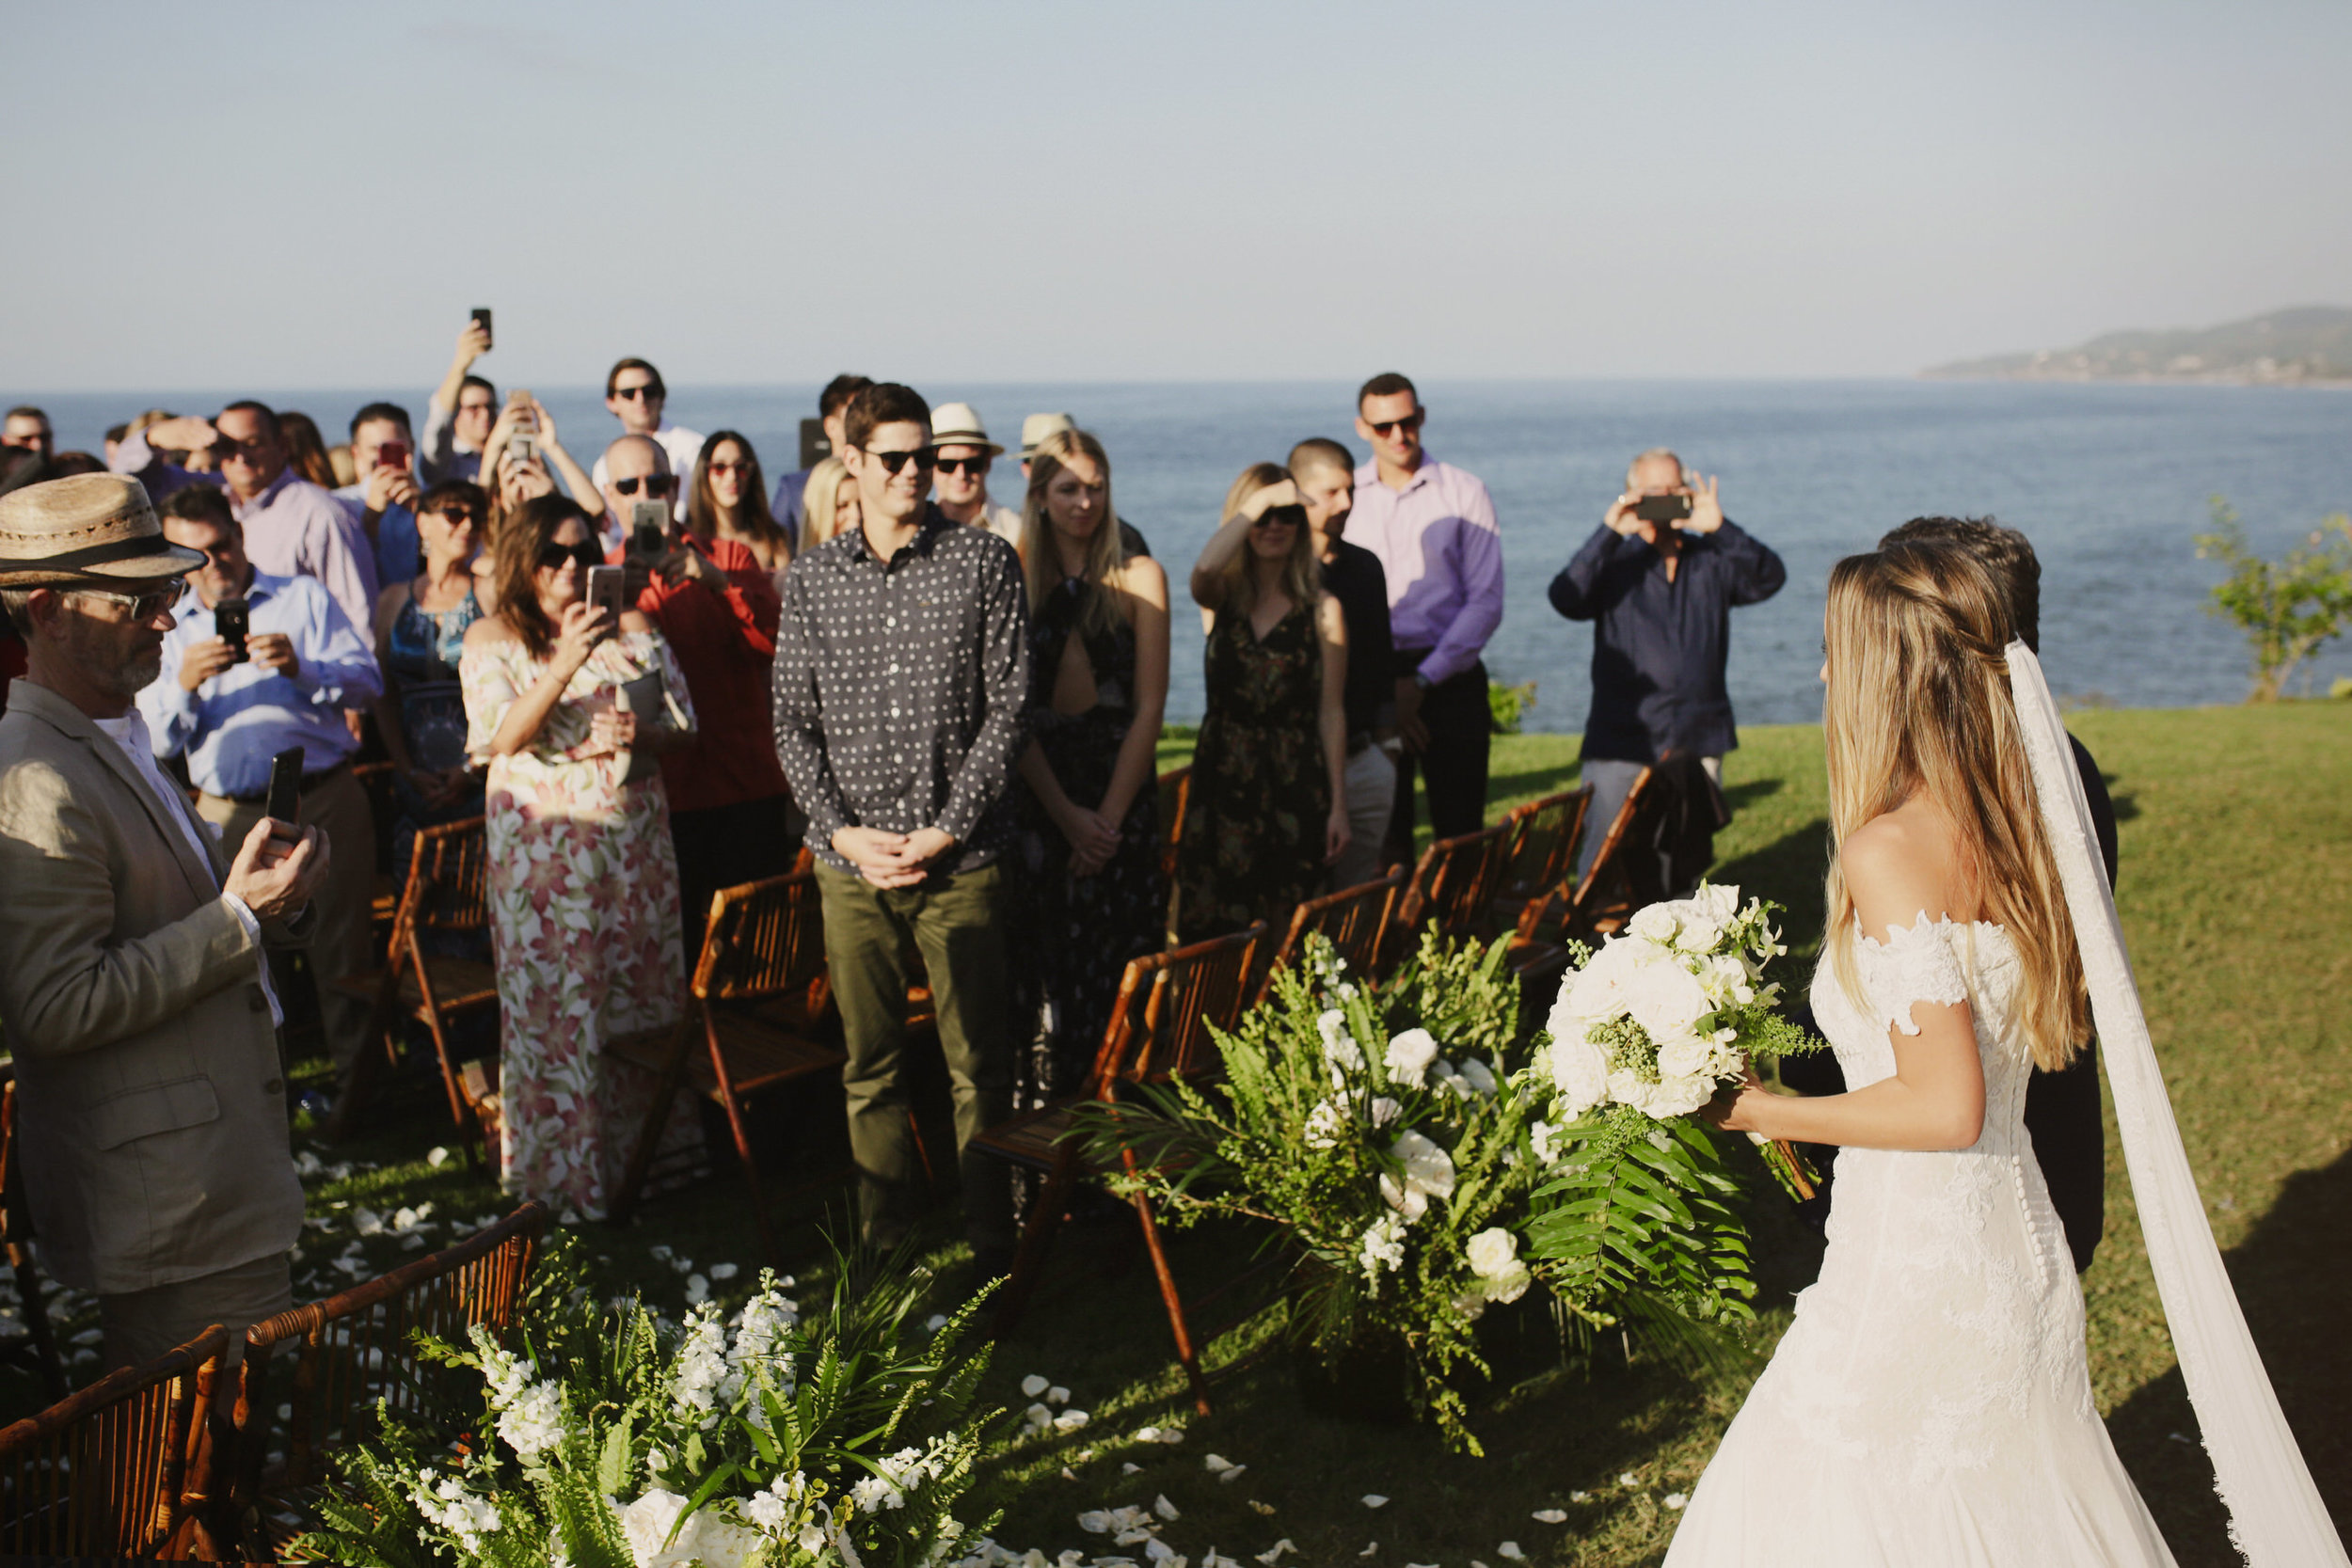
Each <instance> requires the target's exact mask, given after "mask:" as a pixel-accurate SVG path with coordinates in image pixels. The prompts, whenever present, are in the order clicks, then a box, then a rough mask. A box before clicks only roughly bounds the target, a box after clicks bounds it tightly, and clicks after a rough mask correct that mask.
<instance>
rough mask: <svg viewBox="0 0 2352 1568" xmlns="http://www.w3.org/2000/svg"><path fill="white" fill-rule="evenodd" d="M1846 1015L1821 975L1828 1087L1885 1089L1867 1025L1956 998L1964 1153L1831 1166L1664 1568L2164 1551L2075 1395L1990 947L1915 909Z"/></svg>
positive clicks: (2008, 994) (1978, 930)
mask: <svg viewBox="0 0 2352 1568" xmlns="http://www.w3.org/2000/svg"><path fill="white" fill-rule="evenodd" d="M1855 957H1856V960H1857V968H1858V970H1859V973H1860V976H1861V979H1862V982H1863V989H1864V991H1865V993H1866V995H1867V999H1868V1008H1867V1012H1866V1011H1863V1010H1860V1009H1857V1008H1856V1006H1854V1004H1853V1002H1852V1001H1851V999H1850V998H1849V997H1848V996H1847V995H1846V992H1845V989H1844V987H1842V986H1841V985H1840V984H1839V983H1838V981H1837V977H1836V974H1835V972H1834V971H1833V970H1832V968H1831V966H1830V965H1829V964H1828V963H1827V962H1826V961H1824V962H1823V964H1822V965H1821V968H1820V973H1819V974H1816V976H1815V978H1814V984H1813V1006H1814V1012H1815V1016H1816V1018H1817V1019H1818V1020H1819V1021H1820V1026H1821V1032H1822V1034H1823V1035H1824V1036H1826V1037H1827V1038H1828V1040H1829V1042H1830V1045H1831V1046H1832V1047H1833V1048H1834V1049H1835V1050H1836V1053H1837V1061H1838V1065H1839V1066H1840V1067H1842V1068H1843V1069H1845V1074H1846V1082H1847V1084H1848V1085H1850V1086H1851V1087H1853V1088H1857V1089H1858V1088H1861V1087H1863V1086H1864V1085H1869V1084H1874V1083H1877V1082H1879V1081H1880V1080H1881V1079H1884V1078H1890V1077H1892V1076H1893V1075H1894V1072H1895V1051H1894V1047H1893V1045H1892V1044H1891V1043H1890V1042H1889V1040H1888V1037H1887V1030H1888V1027H1889V1026H1890V1024H1891V1025H1893V1026H1894V1027H1897V1028H1899V1029H1901V1030H1903V1031H1904V1032H1905V1033H1916V1032H1917V1030H1916V1027H1915V1025H1914V1023H1913V1022H1912V1019H1911V1007H1912V1004H1913V1003H1915V1002H1935V1003H1954V1002H1961V1001H1965V1002H1966V1003H1967V1004H1968V1006H1969V1010H1970V1011H1971V1012H1972V1013H1973V1014H1974V1016H1975V1020H1976V1034H1977V1053H1978V1055H1979V1058H1980V1059H1981V1061H1982V1062H1983V1066H1984V1085H1985V1109H1984V1132H1983V1135H1982V1136H1981V1137H1980V1138H1979V1140H1978V1141H1977V1144H1976V1146H1975V1147H1974V1148H1967V1149H1962V1150H1958V1151H1954V1152H1936V1153H1911V1152H1900V1151H1896V1150H1890V1149H1876V1148H1847V1149H1844V1150H1841V1151H1840V1152H1839V1154H1838V1156H1837V1180H1836V1185H1835V1186H1834V1187H1832V1189H1831V1193H1832V1198H1831V1211H1830V1219H1829V1250H1828V1254H1827V1256H1826V1257H1825V1258H1824V1259H1823V1260H1822V1264H1821V1275H1820V1280H1819V1282H1818V1283H1816V1284H1814V1285H1813V1286H1812V1287H1811V1288H1809V1289H1808V1290H1806V1291H1804V1292H1803V1293H1802V1294H1801V1295H1799V1296H1798V1298H1797V1309H1796V1321H1795V1323H1794V1324H1793V1325H1792V1326H1791V1327H1790V1328H1789V1330H1788V1335H1787V1336H1786V1337H1785V1338H1782V1340H1781V1342H1780V1348H1779V1349H1778V1350H1777V1351H1776V1352H1775V1353H1774V1354H1773V1356H1772V1365H1771V1366H1770V1367H1768V1368H1766V1369H1765V1371H1764V1375H1763V1376H1762V1377H1761V1378H1760V1379H1758V1380H1757V1382H1756V1387H1755V1389H1754V1390H1753V1391H1752V1392H1751V1393H1750V1394H1749V1396H1748V1401H1747V1403H1746V1404H1745V1405H1744V1406H1743V1407H1742V1408H1741V1409H1740V1414H1739V1417H1738V1418H1737V1419H1735V1420H1734V1421H1733V1422H1732V1424H1731V1430H1730V1431H1729V1432H1728V1433H1725V1434H1724V1441H1723V1446H1722V1448H1721V1449H1718V1450H1717V1451H1716V1454H1715V1457H1714V1459H1713V1461H1712V1462H1711V1463H1709V1465H1708V1468H1707V1473H1706V1475H1705V1476H1704V1477H1702V1478H1701V1480H1700V1481H1699V1484H1698V1487H1697V1490H1696V1492H1695V1493H1694V1495H1693V1496H1692V1499H1691V1504H1690V1508H1689V1510H1688V1512H1687V1513H1685V1514H1684V1516H1683V1519H1682V1523H1681V1526H1680V1528H1678V1529H1677V1532H1676V1534H1675V1540H1674V1547H1673V1549H1672V1550H1671V1551H1670V1552H1668V1553H1667V1556H1666V1562H1667V1564H1668V1568H1735V1565H1739V1568H1796V1565H1804V1568H1868V1565H1872V1564H1888V1565H1893V1564H1901V1565H1903V1568H1979V1565H1982V1568H2027V1565H2030V1568H2077V1565H2079V1568H2138V1565H2140V1564H2170V1563H2171V1562H2172V1555H2171V1553H2170V1552H2169V1551H2168V1550H2167V1549H2166V1547H2165V1544H2164V1541H2163V1538H2162V1537H2161V1536H2160V1535H2159V1534H2158V1533H2157V1531H2156V1527H2155V1522H2154V1520H2153V1519H2152V1518H2150V1516H2149V1513H2148V1510H2147V1507H2146V1505H2144V1504H2143V1503H2142V1502H2141V1501H2140V1498H2139V1494H2138V1492H2137V1490H2135V1489H2134V1487H2133V1485H2132V1481H2131V1478H2130V1477H2129V1476H2127V1475H2125V1474H2124V1472H2123V1466H2122V1464H2121V1463H2120V1462H2119V1461H2118V1460H2117V1458H2116V1454H2115V1447H2114V1445H2113V1444H2112V1443H2111V1442H2109V1441H2108V1438H2107V1432H2106V1426H2105V1425H2104V1424H2102V1423H2101V1421H2100V1419H2099V1414H2098V1411H2097V1410H2096V1409H2095V1408H2094V1407H2093V1406H2092V1404H2091V1399H2090V1372H2089V1370H2088V1367H2087V1364H2086V1361H2085V1357H2084V1346H2083V1297H2082V1291H2081V1288H2080V1287H2079V1286H2078V1285H2077V1284H2076V1282H2075V1278H2074V1262H2073V1259H2072V1257H2071V1255H2070V1254H2069V1253H2068V1251H2067V1245H2066V1237H2065V1234H2064V1232H2063V1231H2062V1230H2061V1229H2060V1227H2059V1225H2058V1215H2057V1213H2056V1212H2054V1211H2053V1210H2052V1208H2051V1207H2050V1195H2049V1191H2048V1189H2047V1188H2046V1187H2044V1186H2043V1184H2042V1169H2041V1166H2039V1165H2038V1164H2035V1162H2034V1155H2033V1145H2032V1142H2031V1140H2030V1139H2029V1138H2028V1136H2027V1135H2026V1129H2025V1121H2024V1116H2025V1104H2026V1076H2027V1074H2028V1073H2029V1072H2030V1071H2031V1070H2032V1066H2033V1064H2032V1062H2031V1060H2030V1058H2029V1056H2028V1053H2027V1051H2026V1044H2025V1041H2024V1039H2023V1037H2021V1036H2020V1034H2019V1033H2018V1031H2017V1029H2016V1028H2015V1027H2014V1025H2013V1022H2012V1017H2013V1004H2014V1001H2015V997H2016V990H2017V985H2018V978H2019V974H2020V971H2019V968H2018V962H2017V956H2016V953H2015V950H2014V949H2013V948H2012V947H2011V946H2010V939H2009V934H2008V933H2007V932H2006V931H2004V930H2003V929H2002V928H2001V927H1997V926H1990V925H1985V924H1982V923H1979V924H1976V925H1974V926H1959V925H1955V924H1953V923H1952V922H1950V921H1948V920H1947V921H1943V922H1939V923H1935V924H1931V923H1930V922H1929V920H1928V917H1927V916H1926V915H1925V914H1924V913H1923V914H1921V915H1920V916H1919V919H1918V923H1917V924H1916V925H1915V926H1914V927H1911V928H1910V929H1908V930H1902V931H1897V932H1895V933H1893V935H1892V937H1891V939H1890V940H1889V941H1888V942H1885V943H1884V944H1883V945H1882V944H1881V943H1879V942H1875V941H1871V940H1869V939H1867V938H1859V937H1858V938H1857V939H1856V942H1855Z"/></svg>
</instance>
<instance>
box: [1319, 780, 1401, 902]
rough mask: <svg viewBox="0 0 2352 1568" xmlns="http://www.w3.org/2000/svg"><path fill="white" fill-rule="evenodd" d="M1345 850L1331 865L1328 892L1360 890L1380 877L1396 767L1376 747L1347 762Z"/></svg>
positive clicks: (1394, 805) (1345, 782)
mask: <svg viewBox="0 0 2352 1568" xmlns="http://www.w3.org/2000/svg"><path fill="white" fill-rule="evenodd" d="M1341 782H1342V783H1343V784H1345V785H1346V786H1347V847H1346V848H1344V849H1343V850H1341V851H1340V858H1339V859H1338V860H1336V861H1334V862H1332V863H1331V891H1332V892H1333V893H1339V892H1343V891H1344V890H1345V889H1348V888H1352V887H1361V886H1363V885H1364V884H1365V883H1366V882H1369V881H1371V880H1372V879H1374V878H1375V877H1377V876H1379V875H1380V853H1381V850H1382V849H1383V848H1384V847H1386V843H1387V840H1388V836H1389V816H1390V815H1391V813H1392V812H1394V811H1395V810H1396V764H1395V763H1393V762H1391V761H1390V760H1389V753H1388V752H1384V751H1382V750H1381V749H1380V748H1379V747H1377V746H1367V747H1365V748H1364V749H1363V750H1362V751H1360V752H1357V753H1356V754H1355V755H1354V756H1352V757H1350V758H1348V759H1347V771H1346V773H1345V774H1344V775H1343V777H1342V780H1341Z"/></svg>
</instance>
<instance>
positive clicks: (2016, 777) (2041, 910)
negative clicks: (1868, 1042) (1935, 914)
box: [1822, 542, 2090, 1069]
mask: <svg viewBox="0 0 2352 1568" xmlns="http://www.w3.org/2000/svg"><path fill="white" fill-rule="evenodd" d="M1825 630H1826V637H1825V641H1826V644H1827V651H1828V657H1829V697H1828V701H1827V703H1826V704H1825V705H1824V707H1823V713H1822V723H1823V729H1824V732H1825V735H1826V739H1827V742H1828V751H1829V809H1830V830H1831V832H1832V834H1833V836H1834V837H1835V838H1836V841H1837V842H1838V843H1839V844H1843V843H1844V842H1845V841H1846V839H1847V837H1848V836H1849V835H1850V834H1851V833H1852V832H1854V831H1855V830H1857V829H1859V828H1860V827H1861V826H1862V825H1863V824H1864V823H1866V822H1868V821H1870V820H1871V819H1872V818H1874V817H1877V816H1883V815H1885V814H1886V813H1887V812H1890V811H1893V810H1894V809H1895V808H1896V807H1898V806H1899V805H1901V804H1903V802H1904V801H1906V800H1910V799H1912V798H1913V797H1914V796H1915V795H1918V794H1922V793H1924V794H1925V795H1927V796H1928V797H1929V798H1930V799H1931V800H1934V801H1935V802H1936V803H1937V804H1938V805H1939V806H1941V807H1942V808H1943V809H1944V811H1945V812H1946V813H1947V815H1948V816H1949V817H1950V819H1951V821H1952V823H1953V825H1954V826H1955V827H1956V828H1957V829H1958V830H1959V850H1960V856H1959V861H1960V863H1959V871H1960V875H1961V878H1962V881H1963V885H1964V887H1965V889H1966V890H1967V892H1968V893H1969V894H1971V895H1973V896H1974V898H1975V900H1976V902H1977V904H1978V906H1979V912H1980V914H1981V916H1982V918H1984V919H1986V920H1989V921H1993V922H1994V923H1996V924H1998V925H2000V926H2001V927H2005V928H2006V929H2007V930H2008V932H2009V935H2010V942H2011V943H2012V944H2013V945H2014V946H2015V947H2016V949H2017V954H2018V957H2019V959H2020V960H2021V962H2022V963H2023V965H2024V968H2025V976H2024V984H2023V985H2022V986H2021V987H2020V989H2019V996H2018V1017H2017V1021H2016V1022H2017V1023H2018V1026H2019V1028H2020V1029H2021V1030H2022V1031H2023V1033H2024V1035H2025V1037H2026V1044H2027V1046H2028V1047H2029V1048H2030V1049H2031V1051H2032V1053H2033V1059H2034V1061H2035V1062H2036V1063H2037V1064H2039V1065H2040V1066H2042V1067H2043V1068H2045V1069H2057V1068H2061V1067H2064V1066H2065V1065H2066V1064H2067V1063H2068V1062H2070V1061H2072V1060H2073V1059H2074V1055H2075V1053H2077V1052H2079V1051H2080V1050H2081V1049H2082V1046H2083V1043H2084V1042H2085V1041H2086V1040H2088V1039H2089V1038H2090V992H2089V990H2087V989H2086V987H2085V985H2084V981H2083V968H2082V957H2081V954H2080V953H2079V952H2078V951H2077V950H2076V948H2075V945H2074V920H2073V918H2072V917H2071V916H2070V915H2069V914H2068V913H2067V909H2066V895H2065V893H2064V891H2063V890H2062V889H2061V888H2060V886H2059V884H2058V865H2057V863H2056V861H2055V860H2054V859H2053V857H2052V855H2051V852H2050V844H2049V840H2048V838H2047V837H2046V836H2045V835H2044V833H2043V832H2042V813H2041V808H2040V805H2039V804H2038V802H2037V800H2036V799H2035V795H2034V785H2033V776H2032V774H2031V772H2030V771H2028V769H2027V767H2026V744H2025V737H2024V736H2023V735H2022V734H2021V733H2020V731H2019V728H2018V723H2017V710H2016V707H2015V705H2014V703H2013V701H2012V699H2011V696H2010V684H2009V661H2008V659H2007V658H2006V657H2004V654H2003V650H2004V649H2005V648H2006V647H2007V646H2008V645H2009V642H2010V638H2011V636H2012V634H2013V628H2012V627H2011V626H2010V605H2009V600H2008V597H2007V595H2006V594H2005V593H2004V592H2003V589H2002V585H2001V583H2000V582H1999V581H1998V580H1997V579H1996V578H1994V576H1993V574H1992V573H1991V572H1990V571H1988V570H1986V568H1985V567H1984V565H1983V564H1982V563H1981V562H1979V561H1977V560H1976V559H1975V558H1974V557H1973V556H1972V555H1970V554H1969V553H1968V552H1967V551H1966V550H1963V549H1959V548H1956V547H1954V546H1949V545H1946V544H1936V543H1927V542H1920V543H1915V544H1914V543H1907V544H1899V545H1890V546H1886V547H1884V548H1883V549H1879V550H1875V551H1872V552H1871V553H1870V554H1868V555H1852V556H1848V557H1847V558H1846V559H1845V560H1843V561H1841V562H1838V563H1837V564H1836V567H1835V568H1834V569H1833V570H1832V571H1831V572H1830V577H1829V610H1828V615H1827V618H1826V623H1825ZM1828 895H1829V897H1828V903H1829V932H1828V936H1827V939H1826V940H1827V941H1828V942H1829V944H1830V958H1831V962H1832V964H1833V965H1834V967H1835V969H1836V975H1837V978H1838V981H1839V983H1840V984H1841V985H1843V986H1844V987H1845V988H1846V993H1847V995H1848V996H1850V997H1852V998H1854V999H1856V1001H1857V1002H1859V1001H1860V998H1861V995H1862V988H1861V984H1860V978H1859V974H1858V972H1857V970H1856V966H1855V963H1854V952H1853V938H1854V926H1855V919H1854V904H1853V895H1852V893H1851V891H1850V890H1849V889H1848V888H1847V886H1846V879H1845V873H1844V870H1843V868H1842V867H1841V865H1840V864H1839V863H1838V861H1837V859H1836V857H1835V856H1833V857H1832V859H1831V861H1830V868H1829V878H1828Z"/></svg>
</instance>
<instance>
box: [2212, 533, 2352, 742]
mask: <svg viewBox="0 0 2352 1568" xmlns="http://www.w3.org/2000/svg"><path fill="white" fill-rule="evenodd" d="M2197 554H2198V558H2199V559H2200V560H2203V561H2218V562H2221V563H2222V564H2223V565H2224V566H2227V567H2228V568H2229V569H2230V575H2229V576H2228V577H2227V578H2223V579H2222V580H2221V581H2220V582H2217V583H2216V584H2215V585H2214V587H2213V603H2212V604H2211V605H2210V606H2208V607H2207V610H2208V613H2211V614H2215V615H2226V616H2228V617H2229V618H2230V619H2231V620H2233V621H2235V622H2236V623H2237V624H2238V626H2239V628H2240V629H2241V630H2243V631H2244V632H2245V633H2246V640H2247V641H2249V642H2250V643H2252V644H2253V649H2254V688H2253V689H2252V690H2251V691H2250V692H2249V693H2248V694H2247V699H2246V700H2247V701H2248V702H2249V703H2275V702H2277V701H2278V700H2279V698H2280V695H2281V694H2283V692H2284V691H2285V689H2286V683H2287V677H2288V676H2289V675H2291V674H2293V673H2295V671H2296V668H2297V667H2298V666H2300V665H2301V664H2302V663H2303V662H2304V660H2306V659H2308V658H2310V657H2312V655H2313V654H2315V653H2317V652H2318V651H2319V649H2320V648H2321V647H2322V646H2323V645H2324V644H2326V643H2328V642H2329V641H2333V640H2334V639H2336V638H2339V637H2342V636H2343V635H2344V628H2345V626H2347V625H2352V517H2346V516H2344V515H2342V514H2339V515H2336V516H2333V517H2330V518H2328V520H2327V521H2326V522H2324V523H2322V524H2320V525H2319V527H2317V528H2316V529H2313V530H2312V533H2311V536H2310V537H2309V538H2308V539H2306V540H2305V541H2304V542H2303V543H2302V544H2301V545H2299V546H2296V548H2294V549H2292V550H2289V551H2288V552H2287V554H2286V559H2284V560H2283V561H2280V562H2269V561H2265V560H2264V559H2263V558H2262V557H2261V556H2259V555H2256V554H2255V553H2254V552H2253V551H2252V550H2251V549H2249V547H2248V546H2247V543H2246V529H2245V526H2244V525H2243V524H2241V523H2240V522H2239V521H2238V515H2237V514H2236V513H2235V512H2234V511H2233V510H2232V509H2231V507H2230V503H2229V502H2227V501H2225V500H2223V499H2221V498H2220V497H2218V496H2216V497H2215V498H2214V499H2213V531H2212V532H2211V533H2201V534H2199V535H2198V536H2197Z"/></svg>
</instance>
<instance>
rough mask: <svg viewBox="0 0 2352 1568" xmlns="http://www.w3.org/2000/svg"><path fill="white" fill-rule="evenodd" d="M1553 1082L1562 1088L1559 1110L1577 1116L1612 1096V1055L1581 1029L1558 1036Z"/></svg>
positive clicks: (1554, 1047) (1553, 1054)
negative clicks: (1610, 1083) (1610, 1077)
mask: <svg viewBox="0 0 2352 1568" xmlns="http://www.w3.org/2000/svg"><path fill="white" fill-rule="evenodd" d="M1551 1082H1552V1085H1553V1086H1554V1087H1556V1088H1558V1089H1559V1091H1560V1111H1561V1114H1562V1115H1563V1116H1565V1117H1569V1118H1570V1119H1574V1118H1575V1117H1581V1116H1582V1115H1583V1114H1584V1113H1585V1112H1587V1111H1589V1110H1591V1109H1592V1108H1593V1107H1594V1106H1596V1105H1597V1104H1599V1103H1600V1102H1601V1101H1604V1100H1607V1099H1608V1098H1609V1057H1608V1055H1607V1054H1606V1053H1603V1052H1602V1050H1601V1049H1600V1047H1599V1046H1597V1045H1595V1044H1594V1043H1593V1042H1592V1041H1590V1040H1588V1039H1586V1038H1585V1037H1583V1035H1582V1033H1581V1032H1579V1033H1578V1034H1576V1035H1574V1036H1568V1035H1560V1036H1555V1037H1553V1039H1552V1042H1551Z"/></svg>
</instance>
